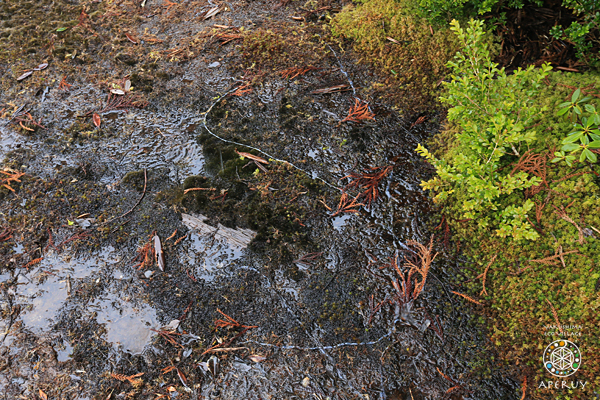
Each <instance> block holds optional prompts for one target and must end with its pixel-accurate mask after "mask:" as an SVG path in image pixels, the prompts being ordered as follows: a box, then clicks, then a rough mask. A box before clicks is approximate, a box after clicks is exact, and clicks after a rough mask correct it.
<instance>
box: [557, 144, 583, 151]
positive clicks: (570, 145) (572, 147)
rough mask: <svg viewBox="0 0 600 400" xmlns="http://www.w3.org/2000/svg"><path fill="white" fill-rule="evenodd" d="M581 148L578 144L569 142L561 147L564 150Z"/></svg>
mask: <svg viewBox="0 0 600 400" xmlns="http://www.w3.org/2000/svg"><path fill="white" fill-rule="evenodd" d="M578 148H579V145H578V144H575V143H569V144H565V145H564V146H563V147H561V148H560V149H561V150H562V151H573V150H577V149H578Z"/></svg>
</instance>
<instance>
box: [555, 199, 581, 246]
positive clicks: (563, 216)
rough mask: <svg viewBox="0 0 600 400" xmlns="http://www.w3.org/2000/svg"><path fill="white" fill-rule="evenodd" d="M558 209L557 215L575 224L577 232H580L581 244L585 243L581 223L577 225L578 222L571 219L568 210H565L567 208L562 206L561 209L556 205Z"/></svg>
mask: <svg viewBox="0 0 600 400" xmlns="http://www.w3.org/2000/svg"><path fill="white" fill-rule="evenodd" d="M554 208H555V209H556V211H555V212H554V213H555V214H556V215H558V216H559V217H560V218H562V219H564V220H565V221H567V222H569V223H571V224H573V225H574V226H575V228H577V233H578V234H579V244H584V243H585V239H584V236H583V230H582V229H581V228H580V227H579V225H577V223H576V222H575V221H573V220H572V219H571V217H569V216H568V215H567V212H566V211H565V208H564V207H562V208H561V209H560V210H559V209H558V208H556V207H554Z"/></svg>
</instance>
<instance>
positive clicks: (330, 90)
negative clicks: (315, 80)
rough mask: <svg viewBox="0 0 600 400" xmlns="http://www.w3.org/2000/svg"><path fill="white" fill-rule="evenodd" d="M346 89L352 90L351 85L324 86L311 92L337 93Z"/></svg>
mask: <svg viewBox="0 0 600 400" xmlns="http://www.w3.org/2000/svg"><path fill="white" fill-rule="evenodd" d="M346 90H350V86H348V85H345V84H342V85H336V86H330V87H326V88H322V89H317V90H313V91H312V92H310V94H329V93H335V92H343V91H346Z"/></svg>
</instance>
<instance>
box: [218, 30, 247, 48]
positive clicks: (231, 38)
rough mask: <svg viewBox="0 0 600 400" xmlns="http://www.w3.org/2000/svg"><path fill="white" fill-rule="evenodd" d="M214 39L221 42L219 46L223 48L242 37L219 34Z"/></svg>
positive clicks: (236, 34)
mask: <svg viewBox="0 0 600 400" xmlns="http://www.w3.org/2000/svg"><path fill="white" fill-rule="evenodd" d="M215 38H216V39H217V40H218V41H219V42H221V46H225V45H226V44H227V43H229V42H232V41H234V40H241V39H243V38H244V36H243V35H240V34H238V33H219V34H218V35H216V36H215Z"/></svg>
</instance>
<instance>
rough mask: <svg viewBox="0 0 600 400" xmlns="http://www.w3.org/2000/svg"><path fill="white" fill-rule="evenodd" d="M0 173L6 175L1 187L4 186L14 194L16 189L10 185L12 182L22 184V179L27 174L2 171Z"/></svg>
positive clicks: (1, 180)
mask: <svg viewBox="0 0 600 400" xmlns="http://www.w3.org/2000/svg"><path fill="white" fill-rule="evenodd" d="M0 173H2V174H4V175H6V177H4V178H2V179H0V185H2V186H4V187H5V188H7V189H8V190H10V191H11V192H13V193H14V191H15V189H13V188H12V187H11V186H10V184H11V183H12V182H19V183H20V182H21V177H22V176H23V175H25V172H19V171H0Z"/></svg>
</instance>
